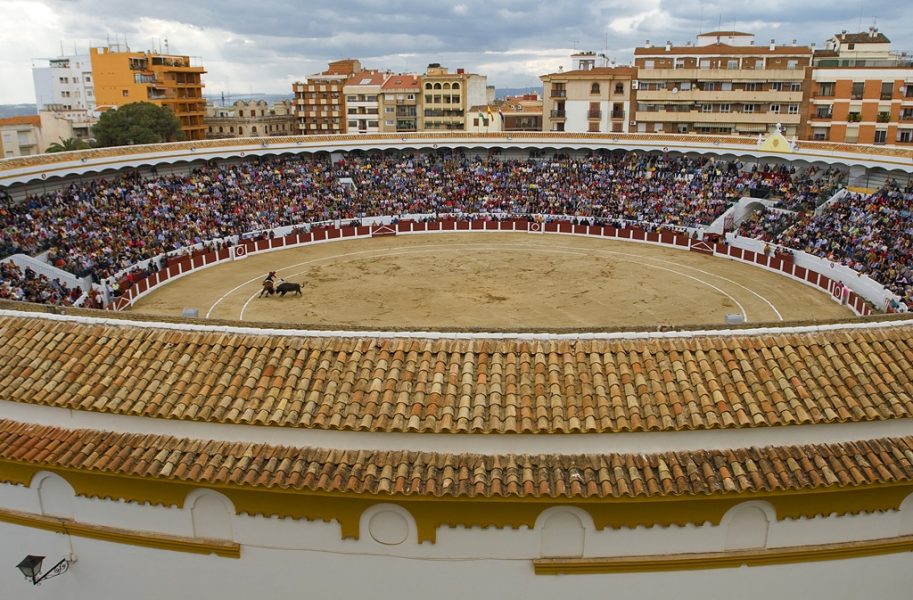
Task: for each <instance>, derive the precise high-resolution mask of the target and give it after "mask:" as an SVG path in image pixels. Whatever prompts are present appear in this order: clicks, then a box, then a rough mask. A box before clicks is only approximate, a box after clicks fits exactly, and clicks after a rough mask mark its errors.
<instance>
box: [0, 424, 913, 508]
mask: <svg viewBox="0 0 913 600" xmlns="http://www.w3.org/2000/svg"><path fill="white" fill-rule="evenodd" d="M0 461H7V462H14V463H28V464H31V465H34V466H38V467H49V468H55V467H56V468H66V469H76V470H82V471H94V472H100V473H110V474H117V475H127V476H137V477H144V478H155V479H164V480H172V481H180V482H184V483H188V482H189V483H195V484H200V485H207V484H208V485H236V486H244V487H254V488H279V489H283V490H298V491H312V492H343V493H355V494H392V495H402V496H430V497H443V498H498V497H500V498H562V497H563V498H578V499H585V498H591V499H600V498H649V497H661V496H708V495H716V494H723V493H752V492H757V493H772V492H783V491H807V490H819V489H824V488H834V487H838V488H849V487H857V486H867V485H877V484H896V483H904V482H910V481H911V480H913V437H904V438H888V439H877V440H868V441H864V442H853V443H845V444H827V445H815V446H786V447H766V448H744V449H734V450H715V451H696V452H665V453H657V454H601V455H597V454H577V455H511V454H505V455H478V454H442V453H428V452H410V451H397V452H391V451H341V450H331V449H321V448H290V447H283V446H269V445H265V444H246V443H226V442H218V441H199V440H193V439H180V438H174V437H170V436H155V435H135V434H120V433H112V432H103V431H94V430H70V429H61V428H54V427H47V426H38V425H29V424H23V423H17V422H13V421H5V420H4V421H0Z"/></svg>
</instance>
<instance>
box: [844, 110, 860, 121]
mask: <svg viewBox="0 0 913 600" xmlns="http://www.w3.org/2000/svg"><path fill="white" fill-rule="evenodd" d="M846 120H847V122H848V123H858V122H859V121H861V120H862V116H861V115H860V114H859V113H858V112H851V113H850V114H848V115H847V116H846Z"/></svg>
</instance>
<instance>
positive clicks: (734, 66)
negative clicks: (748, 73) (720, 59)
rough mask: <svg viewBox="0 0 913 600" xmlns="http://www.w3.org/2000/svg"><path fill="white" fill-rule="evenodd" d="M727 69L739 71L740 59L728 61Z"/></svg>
mask: <svg viewBox="0 0 913 600" xmlns="http://www.w3.org/2000/svg"><path fill="white" fill-rule="evenodd" d="M726 68H727V69H738V68H739V61H738V59H735V58H730V59H729V60H727V61H726Z"/></svg>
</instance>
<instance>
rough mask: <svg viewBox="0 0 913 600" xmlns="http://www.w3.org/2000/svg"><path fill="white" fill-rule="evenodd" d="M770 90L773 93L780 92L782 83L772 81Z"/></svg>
mask: <svg viewBox="0 0 913 600" xmlns="http://www.w3.org/2000/svg"><path fill="white" fill-rule="evenodd" d="M770 89H771V91H773V92H782V91H783V82H782V81H774V82H772V83H771V84H770Z"/></svg>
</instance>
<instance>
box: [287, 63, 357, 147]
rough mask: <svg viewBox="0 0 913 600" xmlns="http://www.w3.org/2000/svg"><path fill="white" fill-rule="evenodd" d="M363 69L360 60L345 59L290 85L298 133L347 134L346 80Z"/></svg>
mask: <svg viewBox="0 0 913 600" xmlns="http://www.w3.org/2000/svg"><path fill="white" fill-rule="evenodd" d="M362 71H364V69H362V66H361V62H359V61H357V60H355V59H352V58H347V59H343V60H337V61H333V62H331V63H330V64H329V66H328V68H327V70H326V71H324V72H322V73H316V74H314V75H311V76H309V77H308V78H307V80H306V81H303V82H297V81H296V82H295V83H293V84H292V91H293V92H294V94H295V110H296V113H297V115H298V133H299V134H301V135H315V134H328V133H346V132H347V131H348V127H347V123H346V98H345V94H344V91H343V88H344V87H345V84H346V81H347V80H348V79H349V78H350V77H352V75H354V74H356V73H361V72H362Z"/></svg>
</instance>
